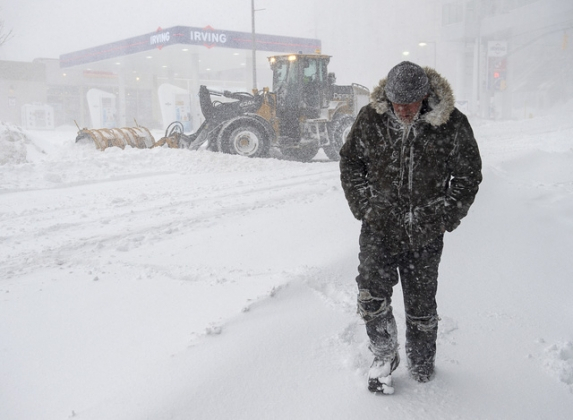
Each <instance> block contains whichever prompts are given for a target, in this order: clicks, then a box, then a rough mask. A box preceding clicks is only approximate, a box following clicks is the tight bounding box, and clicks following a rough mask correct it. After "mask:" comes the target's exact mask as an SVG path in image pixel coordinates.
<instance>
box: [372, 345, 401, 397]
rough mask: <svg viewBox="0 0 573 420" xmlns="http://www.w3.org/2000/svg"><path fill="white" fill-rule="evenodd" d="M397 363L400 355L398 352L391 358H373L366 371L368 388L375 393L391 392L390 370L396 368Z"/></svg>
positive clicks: (392, 370) (392, 391) (392, 390)
mask: <svg viewBox="0 0 573 420" xmlns="http://www.w3.org/2000/svg"><path fill="white" fill-rule="evenodd" d="M399 364H400V355H399V354H398V353H396V354H395V356H394V357H393V358H392V359H391V360H384V359H378V358H374V361H373V362H372V366H370V370H369V371H368V390H369V391H370V392H374V393H377V394H386V395H391V394H393V393H394V387H393V386H392V372H394V371H395V370H396V368H397V367H398V365H399Z"/></svg>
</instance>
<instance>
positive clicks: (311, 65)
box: [303, 59, 320, 83]
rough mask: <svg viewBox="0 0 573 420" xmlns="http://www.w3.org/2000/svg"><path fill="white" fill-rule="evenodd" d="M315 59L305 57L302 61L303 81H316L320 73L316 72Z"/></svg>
mask: <svg viewBox="0 0 573 420" xmlns="http://www.w3.org/2000/svg"><path fill="white" fill-rule="evenodd" d="M316 64H317V63H316V60H311V59H307V60H305V63H304V75H303V76H304V78H303V81H304V82H305V83H311V82H316V81H317V80H319V79H318V77H320V74H319V72H318V68H317V65H316Z"/></svg>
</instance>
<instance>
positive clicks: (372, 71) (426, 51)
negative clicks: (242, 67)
mask: <svg viewBox="0 0 573 420" xmlns="http://www.w3.org/2000/svg"><path fill="white" fill-rule="evenodd" d="M351 3H352V4H351ZM254 4H255V9H256V10H257V11H256V12H255V17H256V18H255V20H256V32H257V33H260V34H271V35H282V36H293V37H302V38H316V39H319V40H320V41H321V43H322V52H323V53H324V54H328V55H332V56H333V58H332V60H331V65H330V68H331V70H330V71H334V72H335V73H336V76H337V80H338V82H339V83H342V84H349V83H360V84H362V85H364V86H366V87H368V88H372V86H374V85H375V84H377V82H378V81H379V80H380V78H382V77H384V76H385V75H386V73H387V72H388V70H389V69H390V68H391V67H392V66H393V65H395V64H396V63H398V62H400V61H402V60H404V59H407V60H409V61H413V62H416V63H417V64H420V65H422V66H424V65H428V66H432V67H436V68H437V69H438V70H439V71H440V72H441V73H442V74H444V75H445V76H446V77H447V78H448V80H449V81H450V83H452V85H453V87H454V93H455V95H456V99H457V100H459V101H460V103H461V105H460V106H462V107H464V108H467V110H468V112H471V113H472V114H476V115H480V116H482V117H485V118H523V117H526V116H529V114H530V113H532V114H534V112H535V110H536V109H537V108H539V107H542V108H546V107H547V106H550V104H552V103H554V102H555V101H558V102H559V101H560V102H562V101H564V100H566V98H568V97H571V95H572V91H573V88H572V86H571V84H572V83H573V82H572V80H573V77H571V71H572V70H571V69H572V68H573V58H572V53H571V51H572V49H573V45H571V43H572V42H573V41H570V39H571V37H572V36H573V35H572V34H571V28H572V27H573V3H572V2H570V1H568V0H543V1H541V0H503V1H502V0H483V1H462V0H460V1H446V0H431V1H413V0H408V1H399V2H396V1H387V0H378V1H372V0H370V1H365V0H361V1H357V2H348V1H342V0H338V1H327V0H314V1H303V0H292V1H289V2H275V1H269V0H256V1H255V3H254ZM0 17H1V19H2V20H3V21H4V28H5V30H12V35H13V37H12V38H11V39H10V40H9V41H8V42H7V43H6V44H5V45H3V46H2V47H0V59H2V60H7V61H19V62H31V61H32V60H34V59H38V58H47V59H57V58H59V57H60V55H62V54H67V53H71V52H75V51H81V50H85V49H88V48H91V47H95V46H101V45H105V44H109V43H112V42H116V41H119V40H125V39H129V38H131V37H135V36H138V35H142V34H147V33H150V32H153V31H155V30H156V29H157V28H159V27H162V28H169V27H173V26H177V25H183V26H190V27H199V28H204V27H206V26H211V27H212V28H216V29H218V30H229V31H241V32H245V33H250V31H251V2H250V1H249V0H242V1H240V2H238V1H236V0H221V1H215V2H200V1H192V2H189V1H184V0H174V1H171V2H168V3H160V2H156V1H132V0H129V1H121V2H117V1H111V0H102V1H99V2H89V1H75V0H61V1H55V0H43V1H35V0H19V1H17V2H14V1H8V0H0ZM422 42H424V44H423V45H421V44H420V43H422ZM494 42H497V43H501V45H502V46H501V48H502V50H503V51H502V53H501V54H502V55H499V54H498V55H497V56H496V55H492V54H494V51H495V50H494V49H495V48H496V46H495V45H491V43H494ZM498 47H499V45H498ZM294 52H296V51H294ZM246 54H247V53H246ZM258 55H259V56H260V57H264V56H265V52H263V51H261V52H259V53H258ZM267 55H268V54H267ZM477 57H479V59H478V58H477ZM257 70H258V72H259V73H260V74H263V75H264V74H265V73H267V74H270V72H269V69H268V67H261V68H259V67H258V66H257ZM494 75H497V77H495V76H494ZM494 79H495V80H494ZM494 85H495V86H494ZM259 87H262V86H259ZM7 88H8V87H6V89H7ZM520 104H521V105H520ZM523 104H527V106H523Z"/></svg>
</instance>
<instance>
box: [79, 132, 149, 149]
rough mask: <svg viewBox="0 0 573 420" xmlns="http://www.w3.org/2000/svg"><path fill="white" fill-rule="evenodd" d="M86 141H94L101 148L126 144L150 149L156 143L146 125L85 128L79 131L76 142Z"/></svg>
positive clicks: (122, 146)
mask: <svg viewBox="0 0 573 420" xmlns="http://www.w3.org/2000/svg"><path fill="white" fill-rule="evenodd" d="M85 141H91V142H93V143H94V144H95V146H96V147H97V148H98V149H99V150H105V149H107V148H108V147H113V146H115V147H121V148H122V149H124V148H125V146H131V147H136V148H138V149H150V148H152V147H153V146H154V145H155V139H154V138H153V135H152V134H151V132H150V131H149V130H148V129H147V128H145V127H124V128H101V129H98V130H89V129H87V128H84V129H82V130H80V131H79V132H78V136H77V137H76V143H81V142H85Z"/></svg>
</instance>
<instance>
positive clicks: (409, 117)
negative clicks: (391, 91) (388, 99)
mask: <svg viewBox="0 0 573 420" xmlns="http://www.w3.org/2000/svg"><path fill="white" fill-rule="evenodd" d="M422 101H423V99H422V100H420V101H418V102H413V103H411V104H395V103H394V102H392V107H393V108H394V113H395V114H396V116H397V117H398V118H400V120H401V121H402V122H403V123H405V124H410V123H411V122H412V121H414V118H415V117H416V115H417V114H418V112H419V111H420V108H421V107H422Z"/></svg>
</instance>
